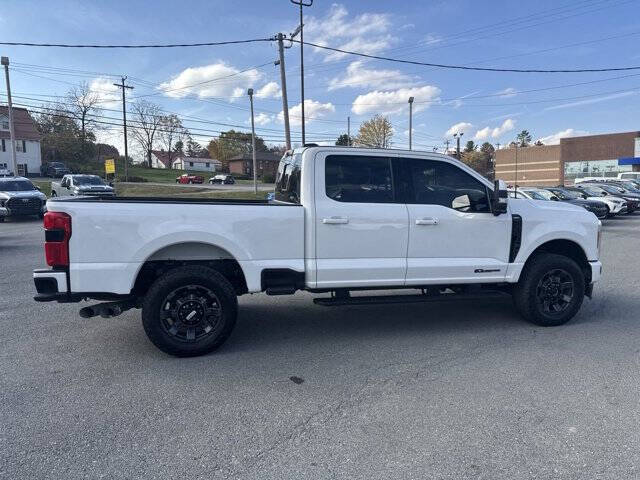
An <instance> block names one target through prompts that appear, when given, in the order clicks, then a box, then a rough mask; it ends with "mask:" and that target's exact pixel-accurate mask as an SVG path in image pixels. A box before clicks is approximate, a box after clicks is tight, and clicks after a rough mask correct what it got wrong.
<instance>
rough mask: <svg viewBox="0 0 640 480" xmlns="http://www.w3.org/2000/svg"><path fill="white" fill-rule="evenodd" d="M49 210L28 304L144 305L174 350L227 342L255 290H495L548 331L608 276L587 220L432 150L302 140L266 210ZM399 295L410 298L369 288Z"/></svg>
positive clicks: (336, 298)
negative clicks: (42, 257) (42, 261)
mask: <svg viewBox="0 0 640 480" xmlns="http://www.w3.org/2000/svg"><path fill="white" fill-rule="evenodd" d="M47 209H48V213H47V214H46V216H45V219H44V226H45V236H46V242H45V251H46V260H47V263H48V265H49V266H51V267H52V269H45V270H36V271H35V272H34V281H35V285H36V289H37V291H38V294H37V295H36V297H35V299H36V300H38V301H58V302H77V301H81V300H87V299H96V300H102V301H105V303H99V304H97V305H93V306H88V307H84V308H83V309H82V310H81V311H80V314H81V315H82V316H83V317H92V316H95V315H102V316H104V317H109V316H114V315H118V314H120V313H121V312H122V311H124V310H127V309H129V308H136V307H141V308H142V323H143V326H144V329H145V331H146V333H147V335H148V337H149V338H150V340H151V341H152V342H153V343H154V344H155V345H156V346H157V347H159V348H160V349H161V350H163V351H165V352H167V353H169V354H172V355H177V356H193V355H200V354H204V353H207V352H210V351H212V350H214V349H215V348H217V347H218V346H220V345H221V344H222V343H223V342H224V341H225V340H226V339H227V337H228V336H229V334H230V333H231V330H232V329H233V326H234V324H235V321H236V313H237V308H238V306H237V297H238V296H239V295H243V294H246V293H258V292H266V293H267V294H268V295H284V294H293V293H294V292H295V291H296V290H307V291H310V292H314V293H323V292H325V293H330V296H324V297H316V298H315V299H314V302H315V303H317V304H321V305H353V304H371V303H390V302H416V301H424V302H429V301H434V300H441V299H443V298H448V297H452V298H457V297H458V296H465V295H466V296H474V297H475V296H477V295H481V294H486V293H489V292H492V293H494V294H495V293H496V292H501V294H503V295H504V294H505V293H508V294H512V295H513V298H514V300H515V302H514V303H515V306H516V308H517V310H518V311H519V312H520V313H521V314H522V315H523V316H524V317H525V318H526V319H527V320H529V321H531V322H533V323H535V324H537V325H542V326H552V325H560V324H563V323H565V322H567V321H568V320H569V319H571V318H572V317H573V316H574V315H575V314H576V312H577V311H578V309H579V308H580V306H581V304H582V301H583V298H584V296H585V295H586V296H591V293H592V289H593V283H594V282H596V281H597V280H598V279H599V278H600V275H601V269H602V266H601V263H600V261H599V260H598V256H599V251H598V250H599V242H600V222H599V221H598V220H597V219H596V217H595V216H594V215H593V213H590V212H588V211H586V210H585V209H584V208H581V207H576V206H574V205H570V204H565V203H561V202H534V201H532V200H528V199H507V192H506V187H505V184H504V182H502V181H497V182H496V183H495V185H494V184H492V183H491V182H489V181H487V180H486V179H485V178H484V177H482V176H480V175H479V174H477V173H476V172H474V171H473V170H472V169H470V168H469V167H467V166H466V165H464V164H463V163H461V162H459V161H457V160H455V159H453V158H451V157H448V156H445V155H440V154H436V153H419V152H415V151H400V150H397V151H396V150H377V149H360V148H351V147H318V146H307V147H304V148H299V149H296V150H294V151H291V152H288V153H287V154H286V155H285V156H284V157H283V158H282V160H281V162H280V165H279V167H278V173H277V178H276V187H275V200H274V201H271V202H267V201H251V200H247V201H236V200H229V201H221V200H204V199H203V200H200V199H163V198H109V199H105V198H86V197H85V198H83V197H79V198H67V199H51V200H49V201H48V203H47ZM391 289H398V290H400V289H415V295H408V294H406V292H405V293H404V294H397V295H390V294H389V293H391V292H385V294H384V295H376V293H375V290H391ZM356 290H361V291H365V290H366V291H368V295H367V294H366V293H367V292H364V294H363V293H362V292H361V293H360V294H359V295H354V296H352V295H351V294H350V292H351V291H356ZM427 314H428V313H427V312H426V311H425V315H427Z"/></svg>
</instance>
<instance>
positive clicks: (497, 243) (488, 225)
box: [399, 158, 511, 285]
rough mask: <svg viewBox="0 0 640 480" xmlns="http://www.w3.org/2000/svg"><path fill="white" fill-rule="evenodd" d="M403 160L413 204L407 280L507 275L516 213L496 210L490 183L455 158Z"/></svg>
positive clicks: (440, 281)
mask: <svg viewBox="0 0 640 480" xmlns="http://www.w3.org/2000/svg"><path fill="white" fill-rule="evenodd" d="M400 162H401V167H400V171H401V173H400V177H401V181H400V182H399V183H400V184H401V185H403V189H405V190H406V191H405V195H406V199H407V208H408V210H409V246H408V254H407V282H406V284H407V285H429V284H447V283H481V282H498V281H503V280H504V278H505V274H506V267H507V264H508V257H509V245H510V238H511V216H510V215H505V214H503V215H499V216H494V215H493V213H491V206H490V197H489V192H490V191H489V190H488V188H487V186H486V185H485V184H484V183H483V182H481V181H480V180H479V179H477V178H476V177H474V176H473V175H472V174H471V173H470V172H468V171H466V170H464V169H463V168H461V167H460V166H459V165H457V164H456V163H455V161H453V160H452V161H451V162H449V161H448V160H440V159H438V160H435V159H434V160H425V159H418V158H405V159H400Z"/></svg>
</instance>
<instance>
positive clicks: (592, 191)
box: [581, 187, 603, 197]
mask: <svg viewBox="0 0 640 480" xmlns="http://www.w3.org/2000/svg"><path fill="white" fill-rule="evenodd" d="M581 188H582V190H584V191H585V192H587V193H588V194H589V195H591V196H592V197H601V196H602V192H603V190H602V189H601V188H600V187H581Z"/></svg>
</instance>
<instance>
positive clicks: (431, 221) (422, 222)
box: [416, 217, 438, 225]
mask: <svg viewBox="0 0 640 480" xmlns="http://www.w3.org/2000/svg"><path fill="white" fill-rule="evenodd" d="M416 225H438V219H437V218H432V217H429V218H418V219H416Z"/></svg>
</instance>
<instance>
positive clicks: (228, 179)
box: [209, 175, 236, 185]
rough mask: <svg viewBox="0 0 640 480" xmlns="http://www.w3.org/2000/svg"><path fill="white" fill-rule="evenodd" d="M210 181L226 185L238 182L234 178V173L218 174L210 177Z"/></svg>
mask: <svg viewBox="0 0 640 480" xmlns="http://www.w3.org/2000/svg"><path fill="white" fill-rule="evenodd" d="M209 183H210V184H211V185H213V184H216V183H220V184H224V185H233V184H234V183H236V180H235V178H233V175H216V176H214V177H211V178H210V179H209Z"/></svg>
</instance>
